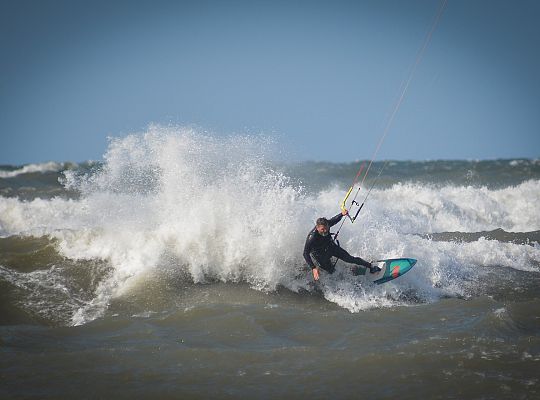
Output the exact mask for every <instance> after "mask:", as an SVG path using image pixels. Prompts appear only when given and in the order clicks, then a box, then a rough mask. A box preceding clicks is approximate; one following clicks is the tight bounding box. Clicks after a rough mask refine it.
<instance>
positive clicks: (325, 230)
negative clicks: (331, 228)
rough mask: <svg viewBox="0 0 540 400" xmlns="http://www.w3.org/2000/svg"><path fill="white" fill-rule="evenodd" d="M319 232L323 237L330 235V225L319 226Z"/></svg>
mask: <svg viewBox="0 0 540 400" xmlns="http://www.w3.org/2000/svg"><path fill="white" fill-rule="evenodd" d="M317 232H319V234H320V235H322V236H326V235H328V225H317Z"/></svg>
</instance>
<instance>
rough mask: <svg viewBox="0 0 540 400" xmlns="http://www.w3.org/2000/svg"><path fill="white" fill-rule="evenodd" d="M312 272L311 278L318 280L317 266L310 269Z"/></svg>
mask: <svg viewBox="0 0 540 400" xmlns="http://www.w3.org/2000/svg"><path fill="white" fill-rule="evenodd" d="M311 272H313V279H314V280H316V281H318V280H319V268H313V269H312V270H311Z"/></svg>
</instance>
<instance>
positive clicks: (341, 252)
mask: <svg viewBox="0 0 540 400" xmlns="http://www.w3.org/2000/svg"><path fill="white" fill-rule="evenodd" d="M332 255H333V256H334V257H337V258H339V259H340V260H343V261H345V262H347V263H351V264H356V265H361V266H363V267H366V268H369V267H371V263H369V262H367V261H366V260H363V259H362V258H360V257H354V256H351V255H350V254H349V253H347V251H346V250H345V249H342V248H341V247H338V246H336V247H335V249H334V251H333V254H332Z"/></svg>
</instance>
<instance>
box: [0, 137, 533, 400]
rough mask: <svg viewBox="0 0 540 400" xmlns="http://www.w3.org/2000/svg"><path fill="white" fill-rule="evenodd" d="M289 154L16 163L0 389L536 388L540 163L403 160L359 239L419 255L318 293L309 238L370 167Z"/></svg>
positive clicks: (375, 253) (170, 144) (257, 144)
mask: <svg viewBox="0 0 540 400" xmlns="http://www.w3.org/2000/svg"><path fill="white" fill-rule="evenodd" d="M276 147H277V145H275V144H272V143H271V141H269V140H265V139H260V138H249V137H229V138H213V137H209V136H204V135H202V134H199V133H197V132H194V131H190V130H185V129H181V128H163V127H153V128H151V129H150V130H149V132H147V133H145V134H141V135H132V136H129V137H126V138H122V139H117V140H115V141H113V142H111V144H110V146H109V149H108V150H107V153H106V154H105V156H104V160H103V161H102V162H91V163H82V164H75V163H62V162H51V163H45V164H32V165H26V166H2V167H0V352H1V354H0V377H1V379H0V396H1V397H3V398H4V397H13V398H19V397H20V398H27V397H35V398H58V397H74V396H77V397H87V398H90V397H92V398H93V397H111V396H114V397H118V398H130V397H133V396H136V397H141V398H156V397H157V398H208V397H212V398H238V397H241V398H276V397H285V398H300V397H305V396H306V395H308V396H310V397H314V398H328V397H330V396H332V397H337V398H360V397H368V396H369V397H374V398H415V399H417V398H418V397H420V396H423V397H426V398H487V399H489V398H513V399H514V398H527V399H529V398H539V397H540V394H539V392H540V389H539V388H540V386H539V374H538V372H537V371H538V370H539V366H540V337H539V333H540V311H539V310H540V289H539V287H540V285H539V284H540V245H539V237H540V213H539V212H538V209H537V207H538V206H537V204H538V200H539V199H540V162H539V161H538V160H493V161H489V160H481V161H425V162H407V161H399V162H389V163H387V164H386V168H385V169H384V171H383V173H382V175H381V178H380V179H379V180H378V181H377V182H375V187H374V189H373V192H372V193H371V196H370V198H369V199H368V202H367V203H366V206H365V208H364V209H363V210H362V214H360V218H359V220H358V221H357V222H356V223H355V224H354V225H351V224H350V223H346V224H345V225H344V228H343V230H342V232H341V233H340V238H341V244H342V246H344V247H345V248H347V249H348V250H349V251H350V252H351V253H353V254H358V255H360V256H362V257H363V258H366V259H372V260H374V259H379V258H389V257H400V256H406V257H413V258H417V259H418V264H417V265H416V266H415V267H414V269H413V270H412V271H411V272H410V273H408V274H407V275H405V276H403V277H401V278H399V279H397V280H395V281H393V282H391V283H388V284H385V285H380V286H371V285H369V284H367V283H366V282H364V281H362V280H361V278H360V279H359V278H358V277H353V276H352V275H351V274H350V271H349V269H348V267H347V266H346V265H345V264H341V263H338V271H337V273H336V274H334V275H333V276H327V275H324V276H323V277H322V282H321V283H320V284H318V285H315V284H314V283H313V282H312V281H311V279H310V273H309V271H307V270H306V269H305V266H304V263H303V260H302V254H301V252H302V247H303V241H304V239H305V236H306V234H307V232H308V231H309V230H310V228H311V227H312V225H313V221H314V220H315V218H316V217H318V216H321V215H325V216H331V215H334V214H336V213H337V212H338V211H339V206H338V204H339V201H340V200H341V198H342V197H343V195H344V193H345V191H346V190H347V188H348V185H350V183H351V181H352V178H353V177H354V175H355V173H356V170H357V169H358V167H359V165H360V164H361V162H355V163H346V164H332V163H314V162H303V163H297V162H294V160H292V161H291V160H286V159H284V157H283V156H276V154H278V153H279V152H280V149H279V148H276ZM382 166H383V163H382V162H377V163H375V164H374V166H373V167H372V170H373V172H372V173H371V175H370V178H369V179H368V180H367V181H366V188H369V187H370V185H371V184H372V182H373V180H372V179H374V178H375V176H376V174H377V172H378V171H379V169H380V168H381V167H382ZM366 188H364V189H363V190H361V192H360V195H359V198H360V199H363V196H364V195H365V193H366V192H367V190H365V189H366ZM89 382H92V387H93V391H92V392H91V393H90V392H88V393H86V392H83V393H81V388H82V387H84V386H85V385H88V383H89Z"/></svg>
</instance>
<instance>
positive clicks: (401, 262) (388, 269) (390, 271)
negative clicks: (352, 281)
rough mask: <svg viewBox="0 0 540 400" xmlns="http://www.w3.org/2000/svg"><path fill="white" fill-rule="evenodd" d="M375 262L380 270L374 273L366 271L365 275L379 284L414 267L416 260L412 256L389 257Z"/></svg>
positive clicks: (397, 276)
mask: <svg viewBox="0 0 540 400" xmlns="http://www.w3.org/2000/svg"><path fill="white" fill-rule="evenodd" d="M377 263H378V266H379V268H380V269H381V270H380V271H379V272H377V273H374V274H370V273H369V272H366V274H365V275H366V276H367V278H368V279H369V280H370V281H371V282H373V283H376V284H377V285H380V284H381V283H385V282H388V281H391V280H394V279H396V278H399V277H400V276H401V275H403V274H405V273H407V272H408V271H410V269H411V268H412V267H414V264H416V260H415V259H414V258H391V259H388V260H379V261H377Z"/></svg>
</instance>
